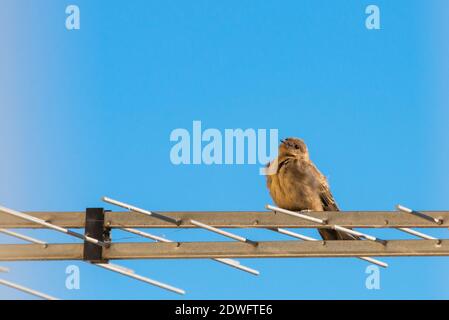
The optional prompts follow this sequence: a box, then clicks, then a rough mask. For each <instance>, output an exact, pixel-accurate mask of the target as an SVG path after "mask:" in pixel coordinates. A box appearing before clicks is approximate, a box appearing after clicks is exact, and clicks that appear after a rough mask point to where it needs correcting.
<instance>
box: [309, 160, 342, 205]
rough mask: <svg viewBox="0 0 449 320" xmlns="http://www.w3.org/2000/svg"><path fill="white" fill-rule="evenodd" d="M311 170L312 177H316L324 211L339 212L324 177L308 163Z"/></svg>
mask: <svg viewBox="0 0 449 320" xmlns="http://www.w3.org/2000/svg"><path fill="white" fill-rule="evenodd" d="M310 165H311V169H312V170H313V171H314V175H315V176H316V177H318V180H319V181H318V183H319V193H320V199H321V202H322V204H323V210H324V211H339V210H340V209H339V208H338V205H337V202H336V201H335V199H334V196H333V195H332V192H331V190H330V188H329V184H328V183H327V179H326V177H325V176H324V175H323V174H322V173H321V172H320V171H319V170H318V169H317V167H316V166H315V165H314V164H313V163H310Z"/></svg>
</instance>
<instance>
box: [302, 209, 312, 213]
mask: <svg viewBox="0 0 449 320" xmlns="http://www.w3.org/2000/svg"><path fill="white" fill-rule="evenodd" d="M300 212H305V213H307V212H312V210H310V209H305V210H301V211H300Z"/></svg>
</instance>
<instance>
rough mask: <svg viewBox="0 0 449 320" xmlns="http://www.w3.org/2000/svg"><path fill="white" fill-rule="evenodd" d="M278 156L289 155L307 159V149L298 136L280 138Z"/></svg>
mask: <svg viewBox="0 0 449 320" xmlns="http://www.w3.org/2000/svg"><path fill="white" fill-rule="evenodd" d="M279 156H281V157H282V156H286V157H288V156H290V157H295V158H301V159H304V160H309V151H308V150H307V146H306V144H305V143H304V141H303V140H301V139H299V138H287V139H282V140H281V144H280V145H279Z"/></svg>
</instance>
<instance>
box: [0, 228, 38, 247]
mask: <svg viewBox="0 0 449 320" xmlns="http://www.w3.org/2000/svg"><path fill="white" fill-rule="evenodd" d="M0 233H3V234H6V235H8V236H11V237H14V238H18V239H21V240H24V241H28V242H32V243H36V244H41V245H43V246H46V245H47V242H44V241H41V240H38V239H35V238H32V237H29V236H26V235H24V234H21V233H18V232H14V231H11V230H7V229H0Z"/></svg>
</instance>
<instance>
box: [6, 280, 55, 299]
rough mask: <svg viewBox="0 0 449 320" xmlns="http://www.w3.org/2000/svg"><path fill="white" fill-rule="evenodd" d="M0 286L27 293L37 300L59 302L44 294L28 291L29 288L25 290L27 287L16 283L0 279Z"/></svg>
mask: <svg viewBox="0 0 449 320" xmlns="http://www.w3.org/2000/svg"><path fill="white" fill-rule="evenodd" d="M0 284H1V285H4V286H7V287H10V288H13V289H16V290H19V291H22V292H25V293H28V294H31V295H33V296H36V297H39V298H42V299H45V300H59V299H58V298H55V297H52V296H49V295H48V294H45V293H42V292H39V291H36V290H33V289H30V288H27V287H24V286H21V285H18V284H16V283H12V282H9V281H6V280H4V279H0Z"/></svg>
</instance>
